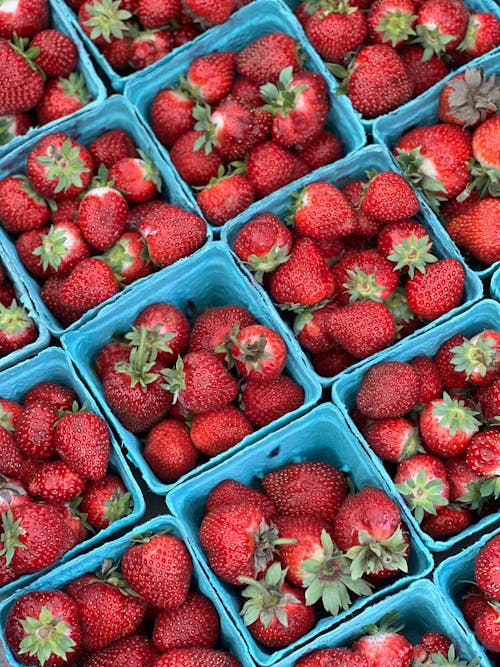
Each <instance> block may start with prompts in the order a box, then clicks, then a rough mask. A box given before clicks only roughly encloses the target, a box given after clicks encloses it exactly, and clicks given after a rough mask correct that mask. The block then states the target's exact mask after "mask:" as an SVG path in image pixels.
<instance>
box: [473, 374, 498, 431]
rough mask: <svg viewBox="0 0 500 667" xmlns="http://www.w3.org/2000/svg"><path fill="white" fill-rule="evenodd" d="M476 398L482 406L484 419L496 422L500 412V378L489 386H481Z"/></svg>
mask: <svg viewBox="0 0 500 667" xmlns="http://www.w3.org/2000/svg"><path fill="white" fill-rule="evenodd" d="M474 400H475V401H476V402H477V404H478V405H479V407H480V408H481V413H482V417H483V420H484V421H487V422H494V421H495V417H496V416H497V415H499V414H500V379H499V380H495V381H494V382H492V383H491V385H490V386H489V387H481V388H479V389H478V390H477V391H476V393H475V396H474Z"/></svg>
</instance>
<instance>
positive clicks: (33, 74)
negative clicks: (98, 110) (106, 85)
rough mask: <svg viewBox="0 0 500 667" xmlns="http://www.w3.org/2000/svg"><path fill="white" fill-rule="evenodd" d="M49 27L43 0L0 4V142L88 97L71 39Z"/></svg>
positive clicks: (73, 108)
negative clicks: (0, 5) (77, 69)
mask: <svg viewBox="0 0 500 667" xmlns="http://www.w3.org/2000/svg"><path fill="white" fill-rule="evenodd" d="M50 26H51V20H50V7H49V2H48V0H33V1H32V2H29V3H24V2H21V3H4V4H3V6H2V7H1V8H0V144H6V143H8V142H9V141H10V140H11V139H12V138H13V137H15V136H19V135H22V134H26V132H27V131H28V130H29V129H30V127H33V126H35V125H45V124H46V123H49V122H50V121H52V120H56V119H57V118H62V117H63V116H67V115H68V114H71V113H74V112H75V111H78V110H79V109H81V108H82V107H84V106H85V105H86V104H88V102H90V99H91V96H90V94H89V92H88V90H87V87H86V84H85V79H84V77H83V75H82V74H80V73H79V72H77V71H76V67H77V63H78V51H77V48H76V45H75V43H74V42H73V40H72V39H71V37H69V36H68V35H66V34H64V33H62V32H61V31H59V30H55V29H54V28H51V27H50Z"/></svg>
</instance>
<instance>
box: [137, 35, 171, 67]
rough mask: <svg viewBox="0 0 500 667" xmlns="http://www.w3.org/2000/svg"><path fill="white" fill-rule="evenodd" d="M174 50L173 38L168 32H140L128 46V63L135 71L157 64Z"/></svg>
mask: <svg viewBox="0 0 500 667" xmlns="http://www.w3.org/2000/svg"><path fill="white" fill-rule="evenodd" d="M173 48H174V38H173V36H172V34H171V33H170V32H169V31H168V30H141V31H140V32H139V33H138V34H137V36H136V37H134V38H133V39H132V42H131V44H130V54H129V62H130V66H131V67H132V68H133V69H135V70H140V69H144V68H145V67H148V66H149V65H152V64H153V63H155V62H157V61H158V60H160V59H161V58H163V57H164V56H166V55H167V54H169V53H170V52H171V51H172V49H173Z"/></svg>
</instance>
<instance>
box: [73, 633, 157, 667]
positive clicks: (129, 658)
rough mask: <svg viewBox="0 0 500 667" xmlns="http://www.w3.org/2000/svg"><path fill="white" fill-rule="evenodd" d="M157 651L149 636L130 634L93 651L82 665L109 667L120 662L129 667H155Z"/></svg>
mask: <svg viewBox="0 0 500 667" xmlns="http://www.w3.org/2000/svg"><path fill="white" fill-rule="evenodd" d="M157 655H158V654H157V652H156V651H155V650H154V647H153V644H152V642H151V640H150V639H149V638H148V637H144V636H142V635H130V636H129V637H124V638H123V639H117V640H116V641H115V642H113V643H112V644H110V645H109V646H107V647H106V648H103V649H102V650H100V651H97V652H96V653H92V654H91V655H90V656H88V657H87V658H84V659H83V662H82V663H81V665H82V667H109V665H119V664H120V662H122V663H124V664H126V665H127V667H154V665H156V658H157Z"/></svg>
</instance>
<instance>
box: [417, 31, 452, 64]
mask: <svg viewBox="0 0 500 667" xmlns="http://www.w3.org/2000/svg"><path fill="white" fill-rule="evenodd" d="M454 39H455V36H454V35H447V34H445V33H442V32H441V29H440V27H439V26H435V27H434V28H431V27H428V26H425V25H417V38H416V39H415V40H414V41H415V43H417V44H421V45H422V46H423V47H424V52H423V54H422V62H426V61H427V60H430V59H431V58H432V56H433V55H436V56H441V55H442V54H444V53H446V46H447V44H449V43H450V42H452V41H453V40H454Z"/></svg>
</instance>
